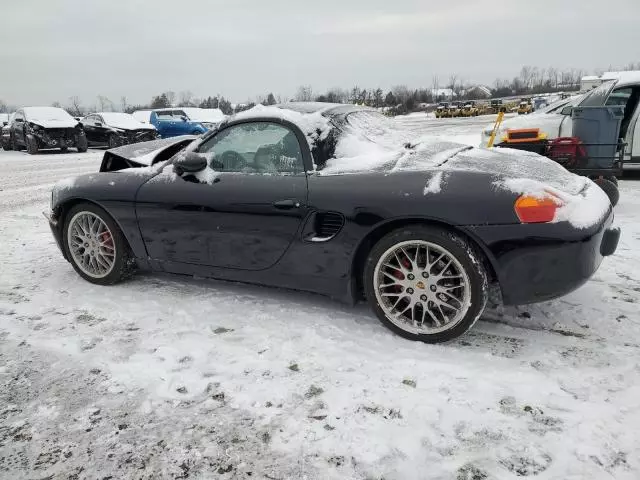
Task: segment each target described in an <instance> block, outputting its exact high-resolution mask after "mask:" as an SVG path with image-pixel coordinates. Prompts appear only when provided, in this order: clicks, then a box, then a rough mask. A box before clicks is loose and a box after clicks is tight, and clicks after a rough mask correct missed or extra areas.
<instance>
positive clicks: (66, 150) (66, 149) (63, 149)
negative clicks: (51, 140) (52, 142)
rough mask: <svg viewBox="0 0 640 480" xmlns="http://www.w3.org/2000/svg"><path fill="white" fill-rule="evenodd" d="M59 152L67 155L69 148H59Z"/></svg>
mask: <svg viewBox="0 0 640 480" xmlns="http://www.w3.org/2000/svg"><path fill="white" fill-rule="evenodd" d="M60 151H61V152H62V153H67V152H68V151H69V147H60Z"/></svg>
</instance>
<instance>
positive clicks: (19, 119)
mask: <svg viewBox="0 0 640 480" xmlns="http://www.w3.org/2000/svg"><path fill="white" fill-rule="evenodd" d="M13 120H14V121H16V122H23V121H24V114H23V113H22V112H16V115H15V117H13Z"/></svg>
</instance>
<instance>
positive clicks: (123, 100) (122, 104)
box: [120, 95, 129, 112]
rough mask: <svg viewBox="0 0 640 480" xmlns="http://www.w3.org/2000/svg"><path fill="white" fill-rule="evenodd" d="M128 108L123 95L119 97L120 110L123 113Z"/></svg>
mask: <svg viewBox="0 0 640 480" xmlns="http://www.w3.org/2000/svg"><path fill="white" fill-rule="evenodd" d="M128 107H129V105H128V104H127V97H125V96H124V95H123V96H121V97H120V108H122V111H123V112H126V111H127V108H128Z"/></svg>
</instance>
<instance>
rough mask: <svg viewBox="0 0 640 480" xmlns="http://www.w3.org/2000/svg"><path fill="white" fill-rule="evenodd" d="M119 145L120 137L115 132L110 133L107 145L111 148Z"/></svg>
mask: <svg viewBox="0 0 640 480" xmlns="http://www.w3.org/2000/svg"><path fill="white" fill-rule="evenodd" d="M119 146H120V141H119V140H118V137H117V136H116V135H115V134H113V133H112V134H111V135H109V141H108V142H107V147H109V149H112V148H117V147H119Z"/></svg>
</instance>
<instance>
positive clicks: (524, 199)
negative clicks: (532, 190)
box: [515, 195, 560, 223]
mask: <svg viewBox="0 0 640 480" xmlns="http://www.w3.org/2000/svg"><path fill="white" fill-rule="evenodd" d="M559 206H560V202H559V200H557V199H555V198H553V197H551V196H545V197H534V196H531V195H522V196H521V197H519V198H518V200H516V204H515V210H516V215H518V218H519V219H520V221H521V222H522V223H546V222H550V221H552V220H553V218H554V217H555V215H556V210H557V209H558V207H559Z"/></svg>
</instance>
